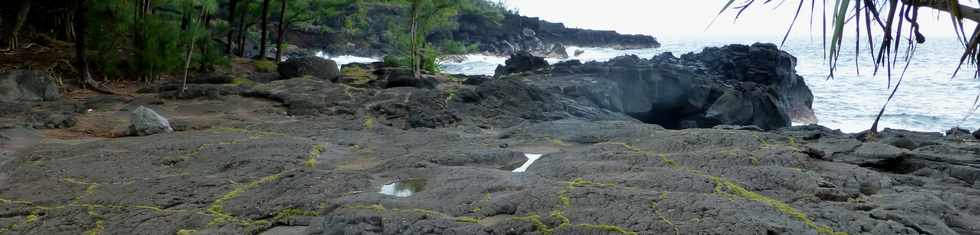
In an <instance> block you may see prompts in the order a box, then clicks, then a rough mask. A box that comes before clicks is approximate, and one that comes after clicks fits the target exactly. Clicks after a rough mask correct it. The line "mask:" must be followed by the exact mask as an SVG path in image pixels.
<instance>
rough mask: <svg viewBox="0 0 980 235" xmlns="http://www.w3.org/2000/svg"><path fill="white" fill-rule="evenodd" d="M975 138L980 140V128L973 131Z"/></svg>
mask: <svg viewBox="0 0 980 235" xmlns="http://www.w3.org/2000/svg"><path fill="white" fill-rule="evenodd" d="M973 138H977V139H978V140H980V129H977V131H974V132H973Z"/></svg>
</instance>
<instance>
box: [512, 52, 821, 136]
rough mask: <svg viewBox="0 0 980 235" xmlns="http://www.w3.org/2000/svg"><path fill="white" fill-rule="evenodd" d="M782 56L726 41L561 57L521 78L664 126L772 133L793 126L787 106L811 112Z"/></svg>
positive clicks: (801, 87) (808, 100)
mask: <svg viewBox="0 0 980 235" xmlns="http://www.w3.org/2000/svg"><path fill="white" fill-rule="evenodd" d="M748 52H751V53H748ZM786 56H788V54H785V52H781V51H778V50H777V49H776V48H775V47H772V46H771V45H764V44H756V45H753V46H729V47H726V48H721V49H706V50H705V52H704V53H700V54H689V55H685V56H684V57H682V58H676V57H674V56H673V55H672V54H669V53H665V54H662V55H659V56H656V57H654V58H652V59H641V58H639V57H637V56H623V57H618V58H614V59H612V60H610V61H608V62H605V63H598V62H590V63H586V64H582V63H580V62H577V61H570V62H563V63H559V64H555V65H554V66H552V68H551V69H550V71H544V72H539V73H537V74H536V75H529V77H528V78H527V79H526V80H527V81H528V82H530V83H532V84H535V85H537V86H540V87H543V88H545V89H546V90H551V91H553V92H557V93H561V94H564V95H566V96H569V97H571V98H572V99H575V100H578V101H580V102H583V103H591V104H594V105H596V106H599V107H603V108H606V109H610V110H613V111H618V112H623V113H627V114H630V115H631V116H633V117H635V118H637V119H639V120H642V121H644V122H648V123H656V124H660V125H662V126H664V127H667V128H696V127H713V126H715V125H721V124H729V125H755V126H758V127H760V128H763V129H766V130H772V129H778V128H781V127H786V126H789V125H790V123H791V120H792V119H791V117H790V114H791V113H792V112H790V110H799V111H800V112H798V113H807V114H809V115H810V116H812V115H813V114H812V113H813V112H812V110H811V108H810V105H811V103H812V99H813V98H812V97H813V95H812V94H811V93H810V91H809V89H808V88H807V87H806V84H805V83H803V80H802V78H800V77H799V76H798V75H796V74H795V72H794V70H793V66H795V63H793V61H794V60H793V59H792V57H791V56H790V57H786ZM773 57H775V58H773ZM752 60H762V62H760V64H759V65H751V66H756V67H753V68H755V69H752V70H737V71H733V68H730V67H728V66H722V65H721V64H725V63H740V64H752V63H751V61H752ZM725 61H727V62H725ZM773 61H777V62H778V63H777V62H773ZM746 66H748V65H746ZM790 101H793V102H790ZM805 116H806V115H803V117H801V118H802V119H805Z"/></svg>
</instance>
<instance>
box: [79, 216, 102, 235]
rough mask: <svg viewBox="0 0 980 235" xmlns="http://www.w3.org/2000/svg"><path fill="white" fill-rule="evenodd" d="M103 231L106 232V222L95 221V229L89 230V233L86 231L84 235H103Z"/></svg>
mask: <svg viewBox="0 0 980 235" xmlns="http://www.w3.org/2000/svg"><path fill="white" fill-rule="evenodd" d="M102 231H105V221H104V220H98V221H95V227H94V228H92V229H89V230H88V231H85V233H83V234H85V235H99V234H102Z"/></svg>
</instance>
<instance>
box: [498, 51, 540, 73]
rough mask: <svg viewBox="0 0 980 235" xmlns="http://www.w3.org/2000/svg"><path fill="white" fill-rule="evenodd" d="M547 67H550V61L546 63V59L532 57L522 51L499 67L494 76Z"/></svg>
mask: <svg viewBox="0 0 980 235" xmlns="http://www.w3.org/2000/svg"><path fill="white" fill-rule="evenodd" d="M545 67H548V61H545V60H544V58H541V57H537V56H534V55H531V53H530V52H527V51H521V52H518V53H515V54H513V55H511V56H510V58H508V59H507V61H505V62H504V65H498V66H497V69H496V70H495V71H494V76H497V77H499V76H503V75H507V74H512V73H521V72H527V71H534V70H538V69H542V68H545Z"/></svg>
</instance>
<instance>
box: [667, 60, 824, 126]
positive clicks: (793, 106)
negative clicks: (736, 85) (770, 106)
mask: <svg viewBox="0 0 980 235" xmlns="http://www.w3.org/2000/svg"><path fill="white" fill-rule="evenodd" d="M681 58H682V59H684V60H692V61H700V62H701V63H703V64H704V66H705V67H706V68H707V69H708V71H711V73H713V74H716V75H718V76H719V77H720V78H722V79H727V80H735V81H740V82H753V83H757V84H761V85H764V86H768V87H771V88H773V89H775V90H776V91H777V92H778V93H781V94H784V96H783V97H784V99H780V100H779V102H780V103H781V104H782V106H783V107H786V108H788V109H787V110H786V112H787V114H788V115H789V116H790V118H791V119H793V121H796V122H801V123H816V122H817V117H816V115H815V114H814V113H813V110H812V109H810V107H811V106H812V105H813V94H812V93H811V92H810V88H808V87H807V86H806V82H805V81H804V80H803V77H801V76H800V75H797V74H796V57H793V55H790V54H789V53H787V52H785V51H781V50H779V48H778V47H776V45H775V44H769V43H756V44H753V45H752V46H747V45H737V44H736V45H728V46H724V47H721V48H717V47H708V48H705V49H704V50H703V51H702V52H701V53H688V54H685V55H683V56H681Z"/></svg>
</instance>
